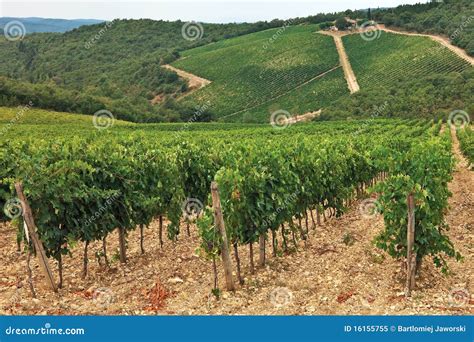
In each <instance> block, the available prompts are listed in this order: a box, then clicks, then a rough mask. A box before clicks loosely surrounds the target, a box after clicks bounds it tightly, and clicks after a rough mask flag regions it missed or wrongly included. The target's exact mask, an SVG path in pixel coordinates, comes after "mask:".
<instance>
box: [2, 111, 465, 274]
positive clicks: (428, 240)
mask: <svg viewBox="0 0 474 342" xmlns="http://www.w3.org/2000/svg"><path fill="white" fill-rule="evenodd" d="M155 127H159V126H155ZM144 128H145V129H143V130H135V129H134V126H127V125H124V126H117V127H116V128H114V129H112V130H110V131H100V132H94V131H91V130H90V129H87V128H84V127H81V126H80V125H78V126H77V130H76V131H75V133H76V135H77V136H75V137H71V136H62V134H61V131H62V129H61V128H60V127H59V126H58V128H57V129H56V130H55V131H54V132H55V134H54V136H55V138H54V139H50V138H49V137H47V136H44V135H43V134H42V133H41V131H40V130H37V129H35V126H34V125H33V126H31V127H30V128H28V125H25V126H24V127H23V129H22V131H23V132H25V129H26V130H29V133H28V134H26V136H28V138H23V137H22V138H15V137H14V136H12V137H11V138H10V139H7V140H2V142H1V143H0V163H1V165H0V170H1V171H0V172H1V174H0V178H1V179H3V183H2V188H1V189H2V191H1V192H0V194H2V201H4V202H7V203H8V202H9V200H10V199H11V198H14V196H15V194H14V192H13V185H14V182H16V181H19V180H20V181H22V183H23V186H24V191H25V193H26V194H27V196H28V201H29V203H30V205H31V208H32V210H33V212H34V218H35V221H36V225H37V227H38V233H39V236H40V238H41V240H42V241H43V243H44V246H45V249H46V253H47V255H48V256H49V257H53V258H55V259H57V260H59V261H60V260H61V257H62V256H63V255H66V254H69V253H70V252H71V251H72V246H75V245H76V244H77V243H81V244H84V245H85V248H86V249H85V251H86V252H87V245H88V244H89V243H90V242H91V241H95V240H103V239H106V238H107V236H108V235H109V234H112V233H114V231H116V230H118V231H119V233H120V237H121V239H122V242H123V245H121V253H122V255H121V257H122V259H121V260H122V261H123V262H125V261H126V256H125V246H126V244H125V243H124V241H123V240H124V239H126V236H127V232H129V231H131V230H134V229H137V227H144V226H148V225H149V224H150V223H151V222H152V221H153V220H155V219H159V221H160V231H159V233H158V234H157V238H159V239H160V241H162V239H163V235H164V234H166V235H167V237H168V238H169V239H171V240H176V239H177V238H178V237H179V236H181V235H183V232H182V230H183V225H184V226H186V221H188V224H189V220H190V217H191V216H192V215H191V214H199V215H198V216H199V218H198V219H197V226H198V228H199V234H200V236H201V238H202V244H201V249H202V251H203V252H204V253H205V254H207V255H209V256H210V257H211V259H212V258H215V257H216V256H218V255H219V253H220V252H221V250H220V238H219V234H217V231H216V228H215V227H216V226H215V224H216V223H215V222H214V221H213V217H212V214H211V211H210V207H211V206H212V201H211V198H210V184H211V181H216V182H217V184H218V186H219V191H220V196H221V202H222V210H223V213H224V220H225V224H226V228H227V235H228V238H229V240H230V243H231V244H232V245H234V246H235V248H236V250H237V247H238V246H243V245H247V244H250V243H253V242H255V241H259V240H262V239H270V240H271V241H272V244H273V246H274V249H275V251H276V250H277V249H279V248H283V249H287V248H289V244H290V240H291V239H295V236H297V237H298V238H301V239H306V238H307V236H308V230H307V229H308V228H307V226H306V227H305V226H304V225H303V224H301V220H306V222H307V220H308V217H313V214H314V213H316V212H317V215H318V220H319V215H320V214H321V215H323V216H324V218H326V215H330V216H332V215H335V216H340V215H343V213H344V212H345V211H346V210H347V206H348V205H349V204H350V203H351V201H353V200H354V198H355V197H356V196H357V197H364V196H367V191H368V190H369V191H377V192H380V193H382V194H384V193H387V194H391V196H397V197H399V201H397V202H396V203H397V204H396V205H394V204H393V203H392V201H391V199H390V198H392V197H389V198H385V197H384V196H381V200H380V208H379V210H380V211H381V212H382V213H384V217H385V223H386V228H385V230H384V231H382V232H380V236H379V238H378V244H379V246H380V247H381V248H383V249H387V250H388V251H389V253H390V254H393V256H394V257H397V256H400V255H402V254H403V253H404V250H403V248H404V242H403V238H404V234H405V233H404V232H405V230H404V227H405V226H406V221H405V220H406V217H407V212H406V210H407V209H406V206H405V205H404V203H405V202H404V198H406V196H407V195H408V194H409V193H412V194H414V195H415V198H416V200H417V207H416V211H417V216H416V217H417V226H418V227H420V231H422V232H423V233H420V235H417V239H419V241H418V240H417V242H418V243H419V247H418V248H419V254H418V255H419V257H420V258H423V256H424V255H427V254H430V255H431V256H432V257H433V258H434V261H435V263H436V264H437V265H438V266H440V267H442V268H443V270H445V269H446V262H445V259H444V258H445V257H444V255H449V256H457V257H458V258H459V256H458V255H457V254H456V253H455V251H454V249H453V247H452V245H451V244H450V242H449V240H448V239H447V237H446V236H445V235H444V234H443V230H441V229H440V227H441V226H440V222H442V220H443V213H444V211H445V209H446V206H447V197H448V192H447V183H448V181H449V180H450V179H451V175H450V174H451V171H452V168H453V160H452V156H451V153H450V135H449V131H448V130H446V131H444V133H440V128H441V123H438V124H434V123H433V122H428V121H419V120H418V121H413V120H411V121H399V120H391V121H383V120H367V121H361V122H350V121H349V122H332V123H320V124H310V125H303V126H299V125H295V126H290V127H287V129H282V130H275V129H273V128H271V127H266V126H265V127H264V126H244V125H242V126H235V125H231V126H225V125H216V126H215V127H213V129H212V130H208V128H207V126H206V125H202V126H199V125H198V126H194V127H193V129H192V131H186V129H183V128H184V126H179V125H175V126H169V127H166V126H161V127H160V128H161V129H159V130H158V131H156V130H154V129H153V128H154V126H153V125H150V126H144ZM146 128H148V129H146ZM78 133H79V134H78ZM290 136H291V137H292V139H288V138H289V137H290ZM428 165H429V166H430V168H428ZM433 165H435V166H434V167H432V166H433ZM51 179H54V182H51V181H50V180H51ZM381 180H383V182H381V183H379V184H377V185H376V186H375V188H371V187H370V186H371V185H374V184H376V183H378V182H379V181H381ZM430 180H431V181H430ZM434 180H436V181H434ZM189 199H193V201H195V205H197V207H196V208H193V209H192V210H191V212H192V213H188V214H189V215H186V211H183V203H186V201H189ZM193 205H194V204H193ZM98 213H100V214H98ZM183 213H184V214H185V215H184V216H183ZM308 215H309V216H308ZM164 218H165V219H166V222H167V223H166V231H165V230H162V229H164V227H163V223H162V222H163V219H164ZM194 219H195V217H194ZM295 220H296V221H295ZM295 222H296V223H295ZM297 222H299V223H297ZM17 227H18V229H19V234H20V236H22V232H23V231H24V229H23V222H22V221H19V222H17ZM141 229H143V228H141ZM434 232H436V234H434ZM292 234H293V235H292ZM277 235H280V236H281V239H280V240H279V241H280V245H279V244H278V243H277ZM291 235H292V236H293V238H290V236H291ZM22 239H23V238H22ZM263 241H264V240H263ZM395 244H396V245H397V246H401V247H402V248H401V249H400V248H398V249H396V252H395V251H394V249H393V246H394V245H395ZM104 253H105V251H104ZM85 258H86V259H85V260H87V255H86V257H85ZM84 267H85V269H84V272H85V274H86V273H87V270H86V267H87V262H85V263H84ZM61 279H62V277H61Z"/></svg>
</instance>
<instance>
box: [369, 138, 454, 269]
mask: <svg viewBox="0 0 474 342" xmlns="http://www.w3.org/2000/svg"><path fill="white" fill-rule="evenodd" d="M392 155H393V156H394V158H393V159H390V160H389V161H388V164H389V169H390V175H391V176H390V177H389V178H388V179H387V180H386V181H384V182H383V183H380V184H378V185H377V186H376V187H375V191H376V192H378V193H380V197H379V199H378V201H379V202H380V205H381V213H382V214H383V216H384V221H385V230H384V231H383V232H382V233H381V234H380V235H379V236H378V237H377V240H376V244H377V246H378V247H379V248H382V249H384V250H386V251H387V252H388V253H389V254H390V255H391V256H392V257H396V258H402V257H403V256H406V253H407V250H406V241H407V235H406V234H407V223H408V210H407V196H408V194H410V193H412V194H413V196H414V199H415V245H414V250H415V252H416V255H417V260H418V261H419V262H420V261H421V260H422V259H423V258H424V257H425V256H431V257H432V258H433V262H434V264H435V265H436V266H437V267H441V269H442V271H443V272H446V271H447V269H448V265H447V262H446V259H445V257H446V256H449V257H455V258H456V259H457V260H460V259H461V255H460V254H459V253H457V252H455V250H454V246H453V244H452V243H451V241H450V240H449V238H448V236H447V235H446V234H445V231H446V229H447V228H448V227H447V224H446V223H445V221H444V215H445V213H446V210H447V208H448V197H449V196H450V195H451V194H450V192H449V190H448V182H449V181H450V180H451V179H452V176H451V173H452V171H453V167H454V159H453V156H452V155H451V142H450V140H449V136H448V135H447V134H445V135H444V136H442V137H436V138H432V139H429V140H427V141H421V142H416V143H414V144H413V145H412V146H411V148H410V149H409V150H408V151H407V152H406V153H395V154H392Z"/></svg>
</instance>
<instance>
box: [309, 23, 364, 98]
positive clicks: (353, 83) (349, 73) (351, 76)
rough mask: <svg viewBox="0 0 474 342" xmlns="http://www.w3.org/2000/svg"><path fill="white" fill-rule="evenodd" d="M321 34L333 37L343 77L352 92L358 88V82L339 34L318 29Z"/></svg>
mask: <svg viewBox="0 0 474 342" xmlns="http://www.w3.org/2000/svg"><path fill="white" fill-rule="evenodd" d="M318 32H319V33H321V34H325V35H328V36H331V37H333V38H334V43H335V44H336V49H337V53H338V54H339V61H340V63H341V65H342V69H343V70H344V77H345V79H346V81H347V87H348V88H349V91H350V93H351V94H354V93H356V92H358V91H359V90H360V87H359V83H357V78H356V75H355V73H354V70H352V66H351V63H350V61H349V57H348V56H347V53H346V50H345V49H344V44H343V42H342V39H341V36H340V35H339V34H336V33H334V32H331V31H318Z"/></svg>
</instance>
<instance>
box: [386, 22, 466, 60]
mask: <svg viewBox="0 0 474 342" xmlns="http://www.w3.org/2000/svg"><path fill="white" fill-rule="evenodd" d="M377 29H379V30H381V31H385V32H390V33H395V34H402V35H405V36H416V37H427V38H430V39H432V40H434V41H436V42H438V43H440V44H441V45H443V46H445V47H447V48H448V49H450V50H451V51H452V52H454V53H455V54H456V55H458V56H459V57H461V58H462V59H464V60H465V61H467V62H469V63H470V64H471V65H474V58H473V57H471V56H469V55H468V54H467V53H466V51H465V50H463V49H461V48H460V47H457V46H455V45H453V44H451V42H450V41H449V39H448V38H446V37H443V36H438V35H434V34H425V33H415V32H407V31H402V30H395V29H391V28H387V27H385V25H382V24H378V25H377Z"/></svg>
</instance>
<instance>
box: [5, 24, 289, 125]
mask: <svg viewBox="0 0 474 342" xmlns="http://www.w3.org/2000/svg"><path fill="white" fill-rule="evenodd" d="M282 25H283V21H280V20H276V21H272V22H271V23H267V22H258V23H252V24H245V23H243V24H199V25H197V24H196V25H195V24H191V25H188V26H186V23H184V22H181V21H175V22H166V21H154V20H148V19H143V20H114V21H112V22H109V23H103V24H97V25H90V26H82V27H80V28H77V29H75V30H72V31H69V32H66V33H64V34H58V33H41V34H38V33H37V34H31V35H26V36H25V37H24V38H23V39H22V40H16V41H9V40H7V39H5V38H4V37H3V35H2V36H1V37H0V60H1V61H2V63H0V105H6V106H9V105H17V104H21V103H27V102H29V101H30V100H31V101H32V102H33V103H35V105H36V106H38V107H41V108H49V109H55V110H59V111H71V112H82V113H94V112H95V111H97V110H99V109H102V108H104V106H106V107H107V108H108V109H109V110H111V111H112V112H114V113H116V114H117V115H118V117H119V118H122V119H126V120H132V121H161V120H164V119H165V118H166V119H167V120H173V118H174V119H176V120H178V119H179V111H178V110H177V109H176V108H172V109H170V108H169V107H170V106H171V105H170V104H162V105H161V106H154V105H152V104H151V103H150V100H151V99H153V98H154V97H155V96H157V95H160V94H161V95H166V94H179V93H180V92H182V91H184V90H185V89H186V83H185V82H184V81H182V80H181V79H179V78H178V77H177V75H176V74H175V73H174V72H171V71H168V70H166V69H163V68H160V65H162V64H166V63H169V62H171V61H173V60H175V59H177V58H178V57H179V51H182V50H185V49H188V48H191V47H194V46H198V45H204V44H208V43H211V42H214V41H218V40H221V39H224V38H230V37H234V36H238V35H243V34H247V33H251V32H254V31H259V30H263V29H267V28H270V27H279V26H282ZM183 29H185V31H183ZM196 34H197V35H198V37H200V39H194V40H193V38H195V36H194V35H196ZM186 38H187V39H186ZM2 76H3V77H2Z"/></svg>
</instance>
